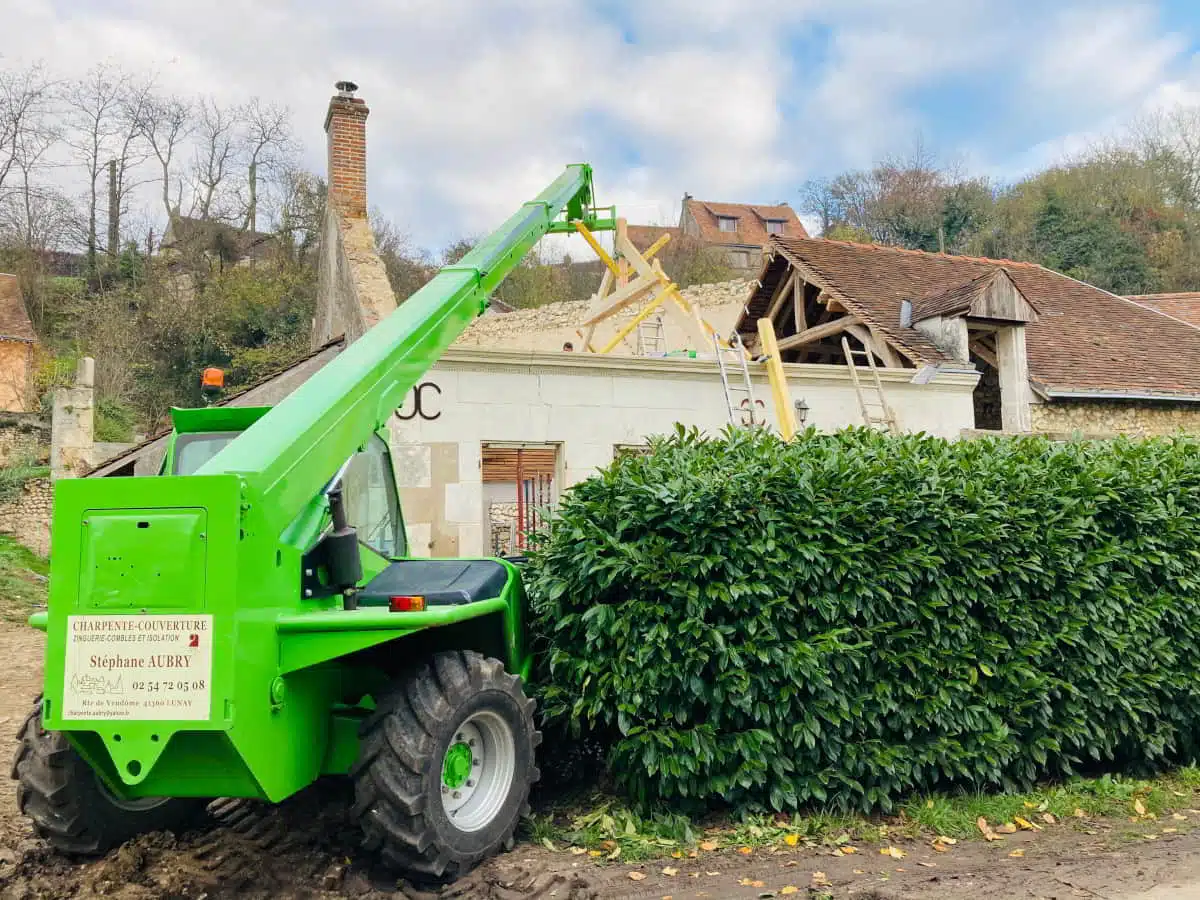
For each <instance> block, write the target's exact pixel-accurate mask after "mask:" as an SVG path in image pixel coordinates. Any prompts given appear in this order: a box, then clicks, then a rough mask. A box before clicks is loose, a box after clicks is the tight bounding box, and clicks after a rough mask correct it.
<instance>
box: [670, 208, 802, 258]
mask: <svg viewBox="0 0 1200 900" xmlns="http://www.w3.org/2000/svg"><path fill="white" fill-rule="evenodd" d="M683 202H684V205H685V206H686V207H687V210H688V212H689V213H690V214H691V216H692V218H693V219H695V220H696V225H697V226H699V228H700V238H701V239H702V240H703V241H705V242H706V243H710V244H738V245H747V246H754V247H763V246H766V243H767V241H768V240H770V238H771V237H772V235H771V234H770V233H769V232H768V231H767V222H768V221H777V222H782V223H783V236H784V237H791V238H806V237H808V232H807V231H805V230H804V225H803V224H801V222H800V217H799V216H797V215H796V211H795V210H794V209H792V208H791V207H790V206H788V205H787V204H786V203H780V204H778V205H773V206H772V205H766V206H764V205H759V204H754V203H710V202H708V201H705V200H696V199H695V198H693V197H688V198H687V199H685V200H684V201H683ZM721 218H730V219H737V230H736V231H722V230H721V223H720V222H719V221H718V219H721Z"/></svg>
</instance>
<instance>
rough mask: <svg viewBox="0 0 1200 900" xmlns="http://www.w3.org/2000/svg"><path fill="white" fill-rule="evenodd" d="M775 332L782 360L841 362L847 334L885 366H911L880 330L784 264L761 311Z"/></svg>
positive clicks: (802, 273)
mask: <svg viewBox="0 0 1200 900" xmlns="http://www.w3.org/2000/svg"><path fill="white" fill-rule="evenodd" d="M763 318H764V319H767V320H768V321H769V322H770V323H771V326H772V328H773V329H774V330H775V333H776V334H777V336H778V337H777V343H778V347H779V352H780V354H781V355H782V357H783V361H784V362H798V363H838V364H844V363H845V362H846V359H845V353H844V350H843V348H842V343H841V341H842V338H843V336H845V335H849V336H850V337H852V338H853V339H854V340H855V341H856V342H857V343H858V344H859V345H861V347H862V349H863V350H864V351H866V352H868V353H870V354H871V355H872V356H873V357H875V358H876V359H877V360H878V361H879V364H880V365H881V366H885V367H887V368H904V367H912V366H913V363H912V362H911V361H910V360H909V359H907V358H906V357H905V355H904V354H903V353H900V352H898V351H897V349H896V348H895V347H893V346H892V345H891V344H890V343H889V342H888V340H887V339H886V338H885V337H884V336H883V334H882V333H881V332H880V331H879V329H877V328H875V327H874V326H873V325H871V323H869V322H867V321H865V320H864V319H862V318H861V317H859V316H857V315H855V314H854V313H852V312H850V311H849V310H847V309H846V307H845V306H844V305H843V304H842V303H841V302H840V301H839V300H838V299H837V298H836V297H834V296H832V295H831V294H830V293H829V292H828V291H826V290H825V289H824V288H823V287H821V286H820V285H819V284H816V283H814V282H813V281H810V280H808V279H807V278H806V277H805V273H804V272H801V271H800V270H799V269H797V268H795V266H793V265H791V264H790V263H789V265H788V268H787V269H786V271H785V274H784V277H783V278H781V279H780V281H779V284H778V285H777V286H776V288H775V290H774V292H773V293H772V294H771V299H770V302H769V303H768V304H767V310H766V312H765V313H763Z"/></svg>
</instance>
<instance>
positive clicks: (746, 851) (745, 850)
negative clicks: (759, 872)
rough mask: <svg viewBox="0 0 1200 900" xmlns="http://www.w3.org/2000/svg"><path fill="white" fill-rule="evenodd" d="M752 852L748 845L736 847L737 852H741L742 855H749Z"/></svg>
mask: <svg viewBox="0 0 1200 900" xmlns="http://www.w3.org/2000/svg"><path fill="white" fill-rule="evenodd" d="M753 852H754V851H753V850H751V849H750V848H749V847H738V853H740V854H742V856H749V855H750V854H751V853H753Z"/></svg>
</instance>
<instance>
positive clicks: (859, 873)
mask: <svg viewBox="0 0 1200 900" xmlns="http://www.w3.org/2000/svg"><path fill="white" fill-rule="evenodd" d="M854 874H855V875H866V874H867V873H866V872H864V871H863V870H862V869H855V870H854Z"/></svg>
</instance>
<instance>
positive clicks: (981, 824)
mask: <svg viewBox="0 0 1200 900" xmlns="http://www.w3.org/2000/svg"><path fill="white" fill-rule="evenodd" d="M975 827H976V828H978V829H979V833H980V834H982V835H983V836H984V837H987V836H988V835H989V834H991V833H992V826H991V825H989V824H988V820H987V819H985V818H984V817H983V816H980V817H979V818H978V819H976V820H975Z"/></svg>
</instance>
